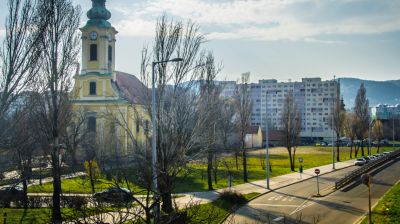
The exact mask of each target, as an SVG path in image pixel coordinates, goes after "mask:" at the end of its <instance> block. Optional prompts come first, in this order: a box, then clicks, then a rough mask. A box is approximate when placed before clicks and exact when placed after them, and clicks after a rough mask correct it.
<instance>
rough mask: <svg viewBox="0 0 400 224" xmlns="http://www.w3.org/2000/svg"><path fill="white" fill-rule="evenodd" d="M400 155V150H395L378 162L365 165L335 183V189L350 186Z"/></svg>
mask: <svg viewBox="0 0 400 224" xmlns="http://www.w3.org/2000/svg"><path fill="white" fill-rule="evenodd" d="M399 155H400V149H397V150H394V151H392V152H390V153H387V154H386V155H384V156H381V157H379V158H378V159H376V160H371V161H370V162H369V163H367V164H365V165H364V166H362V167H360V168H358V169H356V170H354V171H353V172H351V173H350V174H348V175H346V176H345V177H343V178H342V179H340V180H337V181H336V182H335V188H336V189H339V188H341V187H343V186H346V185H347V184H349V183H350V182H352V181H353V180H355V179H356V178H357V177H358V178H359V177H360V176H361V175H362V174H364V173H366V172H368V171H369V170H371V169H373V168H375V167H377V166H378V165H380V164H382V163H384V162H386V161H388V160H390V159H392V158H395V157H397V156H399Z"/></svg>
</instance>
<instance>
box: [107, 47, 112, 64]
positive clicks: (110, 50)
mask: <svg viewBox="0 0 400 224" xmlns="http://www.w3.org/2000/svg"><path fill="white" fill-rule="evenodd" d="M112 55H113V52H112V47H111V46H110V45H109V46H108V61H112Z"/></svg>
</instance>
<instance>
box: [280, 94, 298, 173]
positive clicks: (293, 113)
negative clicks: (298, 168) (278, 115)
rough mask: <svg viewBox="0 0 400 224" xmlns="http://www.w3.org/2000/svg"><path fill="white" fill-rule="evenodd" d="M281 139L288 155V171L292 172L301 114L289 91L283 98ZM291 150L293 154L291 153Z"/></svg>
mask: <svg viewBox="0 0 400 224" xmlns="http://www.w3.org/2000/svg"><path fill="white" fill-rule="evenodd" d="M282 124H283V125H282V128H283V130H282V131H283V139H282V142H283V143H284V144H285V146H286V149H287V151H288V154H289V161H290V169H291V170H292V171H294V167H295V161H296V147H297V144H298V143H299V140H300V139H299V137H300V131H301V114H300V112H299V110H298V108H297V104H296V102H295V101H294V97H293V92H292V91H289V92H288V93H287V94H286V96H285V101H284V105H283V112H282ZM292 149H293V153H292Z"/></svg>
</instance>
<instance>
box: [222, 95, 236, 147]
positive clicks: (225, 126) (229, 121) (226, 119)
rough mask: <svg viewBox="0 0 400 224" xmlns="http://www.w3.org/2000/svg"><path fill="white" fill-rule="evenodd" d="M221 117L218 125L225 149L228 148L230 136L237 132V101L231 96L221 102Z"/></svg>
mask: <svg viewBox="0 0 400 224" xmlns="http://www.w3.org/2000/svg"><path fill="white" fill-rule="evenodd" d="M220 107H221V108H220V119H219V120H218V126H219V127H220V128H219V130H220V135H221V137H220V138H221V142H222V145H223V147H224V149H225V150H226V149H228V147H229V146H228V142H229V137H230V136H231V134H232V133H234V132H235V122H234V120H235V113H236V110H235V102H234V100H232V99H231V98H226V99H222V100H221V103H220Z"/></svg>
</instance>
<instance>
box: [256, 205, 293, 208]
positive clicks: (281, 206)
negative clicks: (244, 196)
mask: <svg viewBox="0 0 400 224" xmlns="http://www.w3.org/2000/svg"><path fill="white" fill-rule="evenodd" d="M249 205H250V206H270V207H293V208H296V207H297V205H277V204H249Z"/></svg>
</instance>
